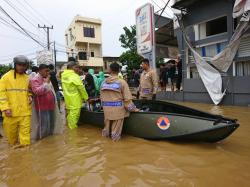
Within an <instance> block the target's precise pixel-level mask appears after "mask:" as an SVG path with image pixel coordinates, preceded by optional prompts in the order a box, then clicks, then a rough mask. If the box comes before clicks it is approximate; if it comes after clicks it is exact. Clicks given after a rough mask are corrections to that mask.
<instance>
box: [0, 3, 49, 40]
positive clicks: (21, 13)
mask: <svg viewBox="0 0 250 187" xmlns="http://www.w3.org/2000/svg"><path fill="white" fill-rule="evenodd" d="M4 1H5V2H6V3H7V4H8V5H9V6H10V7H11V8H12V9H14V10H15V12H17V13H18V14H19V15H20V16H21V17H23V18H24V19H25V20H26V21H27V22H28V23H30V24H31V25H32V26H33V27H34V28H35V29H36V30H37V31H38V32H40V33H41V34H43V35H45V33H44V32H41V31H40V30H39V29H37V27H36V25H35V24H34V23H32V22H31V21H30V20H29V19H30V18H29V19H28V18H26V15H25V14H24V12H23V11H22V10H20V9H19V8H18V7H16V6H15V5H14V4H12V3H11V2H10V1H9V0H4ZM34 35H35V34H34ZM35 36H36V37H38V38H40V37H39V36H38V35H35Z"/></svg>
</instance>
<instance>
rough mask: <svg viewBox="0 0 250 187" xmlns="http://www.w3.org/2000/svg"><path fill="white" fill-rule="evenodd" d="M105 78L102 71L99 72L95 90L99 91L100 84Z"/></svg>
mask: <svg viewBox="0 0 250 187" xmlns="http://www.w3.org/2000/svg"><path fill="white" fill-rule="evenodd" d="M104 80H105V76H104V73H103V72H102V71H100V72H99V77H98V89H97V91H98V92H100V88H101V85H102V83H103V81H104Z"/></svg>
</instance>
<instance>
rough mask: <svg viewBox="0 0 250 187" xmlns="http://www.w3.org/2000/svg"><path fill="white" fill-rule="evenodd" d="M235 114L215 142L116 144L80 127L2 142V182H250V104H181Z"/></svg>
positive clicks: (56, 186) (26, 186)
mask: <svg viewBox="0 0 250 187" xmlns="http://www.w3.org/2000/svg"><path fill="white" fill-rule="evenodd" d="M182 104H184V105H187V106H190V107H194V108H197V109H201V110H203V111H208V112H211V113H214V114H220V115H225V116H228V117H230V118H237V119H238V120H239V123H240V127H239V128H238V129H237V130H236V131H235V132H234V133H233V134H232V135H231V136H229V137H228V138H227V139H225V140H224V141H221V142H218V143H212V144H211V143H190V142H189V143H183V142H182V143H180V142H167V141H148V140H144V139H140V138H135V137H131V136H127V135H126V136H123V138H122V140H121V141H120V142H117V143H114V142H112V141H110V140H109V139H106V138H102V137H101V132H100V129H98V128H95V127H92V126H89V125H83V126H81V127H79V128H78V129H77V130H73V131H69V130H67V131H66V132H65V133H64V134H63V135H59V136H53V137H48V138H46V139H43V140H42V141H39V142H37V143H35V144H33V145H32V146H30V147H29V148H22V149H11V148H8V146H7V144H6V140H4V139H1V140H0V186H10V187H12V186H14V187H16V186H17V187H33V186H34V187H35V186H36V187H37V186H38V187H39V186H41V187H45V186H53V187H60V186H76V187H78V186H88V187H89V186H157V187H158V186H183V187H188V186H199V187H200V186H214V187H217V186H223V187H224V186H232V187H234V186H240V187H243V186H250V169H249V168H250V107H232V106H213V105H208V104H194V103H182Z"/></svg>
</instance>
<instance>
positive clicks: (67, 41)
mask: <svg viewBox="0 0 250 187" xmlns="http://www.w3.org/2000/svg"><path fill="white" fill-rule="evenodd" d="M65 38H66V45H67V46H68V45H69V40H68V35H67V34H66V35H65Z"/></svg>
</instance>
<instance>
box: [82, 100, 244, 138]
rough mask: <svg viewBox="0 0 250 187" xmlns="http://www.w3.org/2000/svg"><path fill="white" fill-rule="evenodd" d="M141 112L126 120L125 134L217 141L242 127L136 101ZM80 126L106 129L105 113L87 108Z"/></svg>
mask: <svg viewBox="0 0 250 187" xmlns="http://www.w3.org/2000/svg"><path fill="white" fill-rule="evenodd" d="M134 103H135V105H136V106H137V108H139V109H140V110H141V112H131V113H130V116H129V117H128V118H125V121H124V127H123V133H126V134H129V135H132V136H135V137H139V138H144V139H150V140H184V141H186V140H188V141H202V142H217V141H220V140H223V139H225V138H226V137H228V136H229V135H230V134H231V133H233V132H234V131H235V130H236V129H237V128H238V127H239V124H238V123H237V119H230V118H227V117H223V116H220V115H213V114H210V113H207V112H202V111H199V110H196V109H192V108H189V107H185V106H181V105H178V104H174V103H169V102H165V101H148V100H134ZM79 123H80V124H90V125H95V126H98V127H100V128H103V126H104V114H103V111H101V109H100V110H99V111H90V110H87V109H86V108H83V109H82V111H81V117H80V121H79Z"/></svg>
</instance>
